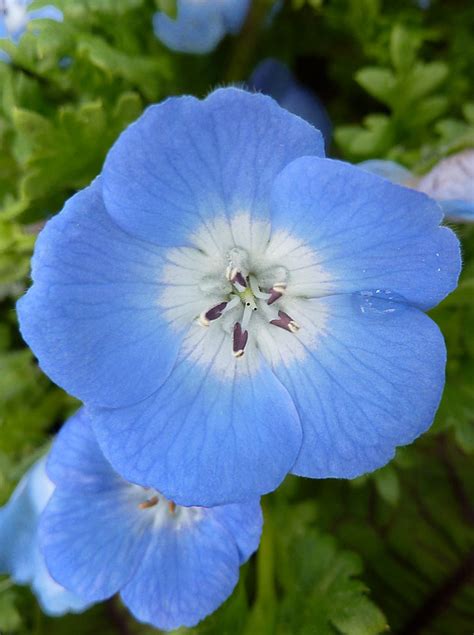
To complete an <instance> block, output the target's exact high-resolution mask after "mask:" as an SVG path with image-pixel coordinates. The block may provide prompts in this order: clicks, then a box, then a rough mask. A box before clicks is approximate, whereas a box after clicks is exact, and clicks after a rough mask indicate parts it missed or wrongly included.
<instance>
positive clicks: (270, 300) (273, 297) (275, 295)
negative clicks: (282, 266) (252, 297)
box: [267, 287, 283, 306]
mask: <svg viewBox="0 0 474 635" xmlns="http://www.w3.org/2000/svg"><path fill="white" fill-rule="evenodd" d="M282 295H283V293H282V292H281V291H277V290H276V289H275V287H273V288H272V290H271V291H270V293H269V296H270V297H269V298H268V300H267V304H268V306H270V305H272V304H273V303H274V302H276V301H277V300H279V299H280V298H281V296H282Z"/></svg>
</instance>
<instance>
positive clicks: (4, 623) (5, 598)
mask: <svg viewBox="0 0 474 635" xmlns="http://www.w3.org/2000/svg"><path fill="white" fill-rule="evenodd" d="M4 582H5V581H2V580H1V579H0V633H16V632H17V631H18V630H19V628H20V626H21V616H20V613H19V611H18V608H17V607H16V595H15V592H14V591H12V590H10V589H9V590H7V591H1V587H2V584H4Z"/></svg>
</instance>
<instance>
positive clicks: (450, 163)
mask: <svg viewBox="0 0 474 635" xmlns="http://www.w3.org/2000/svg"><path fill="white" fill-rule="evenodd" d="M360 167H361V168H363V169H364V170H368V171H369V172H374V173H375V174H379V175H380V176H383V177H384V178H386V179H389V180H390V181H393V182H394V183H399V184H401V185H406V186H407V187H412V188H414V189H416V190H418V191H420V192H424V193H425V194H428V196H431V198H434V199H435V200H436V201H438V203H439V204H440V205H441V208H442V210H443V212H444V214H445V216H446V218H448V219H450V220H452V221H455V222H471V223H472V222H474V150H463V151H462V152H458V153H457V154H453V155H451V156H450V157H447V158H446V159H443V160H442V161H440V162H439V163H438V164H436V165H435V166H434V168H433V169H432V170H430V172H428V173H427V174H425V175H424V176H422V177H421V178H419V177H416V176H415V175H414V174H412V173H411V172H410V171H409V170H407V169H406V168H404V167H403V166H401V165H399V164H398V163H395V162H394V161H383V160H377V159H376V160H372V161H364V162H363V163H361V164H360Z"/></svg>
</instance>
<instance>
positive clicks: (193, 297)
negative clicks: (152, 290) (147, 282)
mask: <svg viewBox="0 0 474 635" xmlns="http://www.w3.org/2000/svg"><path fill="white" fill-rule="evenodd" d="M270 234H271V227H270V224H269V223H268V222H264V221H252V219H251V217H250V215H248V214H240V215H238V216H236V217H235V218H233V219H232V220H231V221H228V220H227V219H223V218H218V219H215V220H214V221H213V222H211V223H208V224H206V225H203V226H202V227H201V228H200V230H199V231H198V232H196V233H195V234H194V235H193V236H192V240H191V242H192V243H193V245H194V246H192V247H181V248H173V249H170V250H169V251H168V253H167V254H166V257H167V264H166V265H165V267H164V269H163V272H162V277H161V282H162V283H163V292H162V294H161V297H160V298H159V304H160V307H161V309H162V310H163V311H164V316H165V318H166V319H167V320H168V322H169V323H170V325H172V326H176V328H177V329H181V328H186V327H189V325H190V324H192V323H194V324H197V325H198V327H197V328H198V329H201V331H208V333H209V336H207V335H206V336H199V334H198V333H196V332H195V331H193V329H191V331H190V333H189V336H188V337H187V338H186V341H185V348H186V349H187V351H186V352H187V354H190V353H191V354H194V357H195V359H198V358H199V361H202V362H203V363H206V361H207V359H208V358H209V357H210V355H211V354H213V353H215V352H216V351H215V347H214V346H213V345H211V342H210V338H212V339H213V340H214V342H217V341H219V342H222V344H223V347H224V346H225V348H226V350H227V353H224V354H223V355H220V353H219V355H218V357H219V360H220V361H219V360H217V364H218V366H219V365H220V367H221V368H220V369H221V371H222V370H225V368H228V367H229V364H228V362H226V361H225V356H226V355H227V360H228V359H229V358H230V359H232V356H233V357H234V358H235V359H237V360H241V359H242V358H245V357H246V356H247V353H248V351H249V348H259V349H260V350H261V351H262V352H263V354H264V355H265V356H266V357H267V358H271V357H272V351H271V349H272V346H273V345H276V346H280V345H282V344H284V345H285V347H286V348H292V349H293V350H292V352H291V353H290V357H291V358H292V359H294V358H296V357H301V355H304V351H303V349H304V347H298V346H293V347H291V346H288V342H287V341H285V342H283V343H282V342H281V341H280V338H279V336H278V335H277V332H280V333H281V332H286V333H287V335H288V334H289V336H290V337H295V336H298V338H299V341H300V342H302V341H305V342H306V343H309V340H311V339H313V338H314V336H315V334H316V331H319V332H320V331H321V330H322V327H323V325H324V321H325V316H324V314H323V313H321V314H320V315H319V316H318V317H317V319H316V322H315V320H314V319H312V320H308V319H307V318H308V311H310V309H311V307H310V303H309V299H310V298H314V297H319V296H323V295H326V294H327V293H328V291H329V290H330V282H329V279H328V275H327V273H326V272H325V271H324V270H323V268H322V267H321V265H320V264H319V263H318V261H317V257H316V254H315V253H314V251H313V250H312V249H311V248H310V247H309V246H308V245H307V244H305V243H304V242H303V241H302V240H300V239H297V238H295V237H293V236H292V235H291V234H289V233H287V232H284V231H279V232H276V233H274V234H273V235H270ZM301 320H303V321H301ZM303 322H304V323H303ZM203 337H204V339H203ZM204 349H206V350H207V351H208V354H206V350H204ZM270 361H271V359H270ZM221 362H222V363H221Z"/></svg>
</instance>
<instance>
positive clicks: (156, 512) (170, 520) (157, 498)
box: [128, 483, 203, 529]
mask: <svg viewBox="0 0 474 635" xmlns="http://www.w3.org/2000/svg"><path fill="white" fill-rule="evenodd" d="M128 495H129V496H130V500H131V502H132V504H133V506H134V508H138V509H139V510H140V511H142V512H143V514H144V520H149V521H150V523H151V524H152V525H153V527H154V528H155V529H159V528H160V527H163V526H164V525H170V524H172V525H173V526H174V528H175V529H181V528H182V527H187V526H189V525H191V524H193V523H195V522H198V521H199V520H200V519H201V518H202V515H203V509H202V507H182V506H180V505H176V503H174V502H173V501H170V500H168V499H167V498H165V497H164V496H163V494H160V492H158V491H156V490H154V489H150V488H147V487H142V486H140V485H134V484H132V483H130V484H129V485H128Z"/></svg>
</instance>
